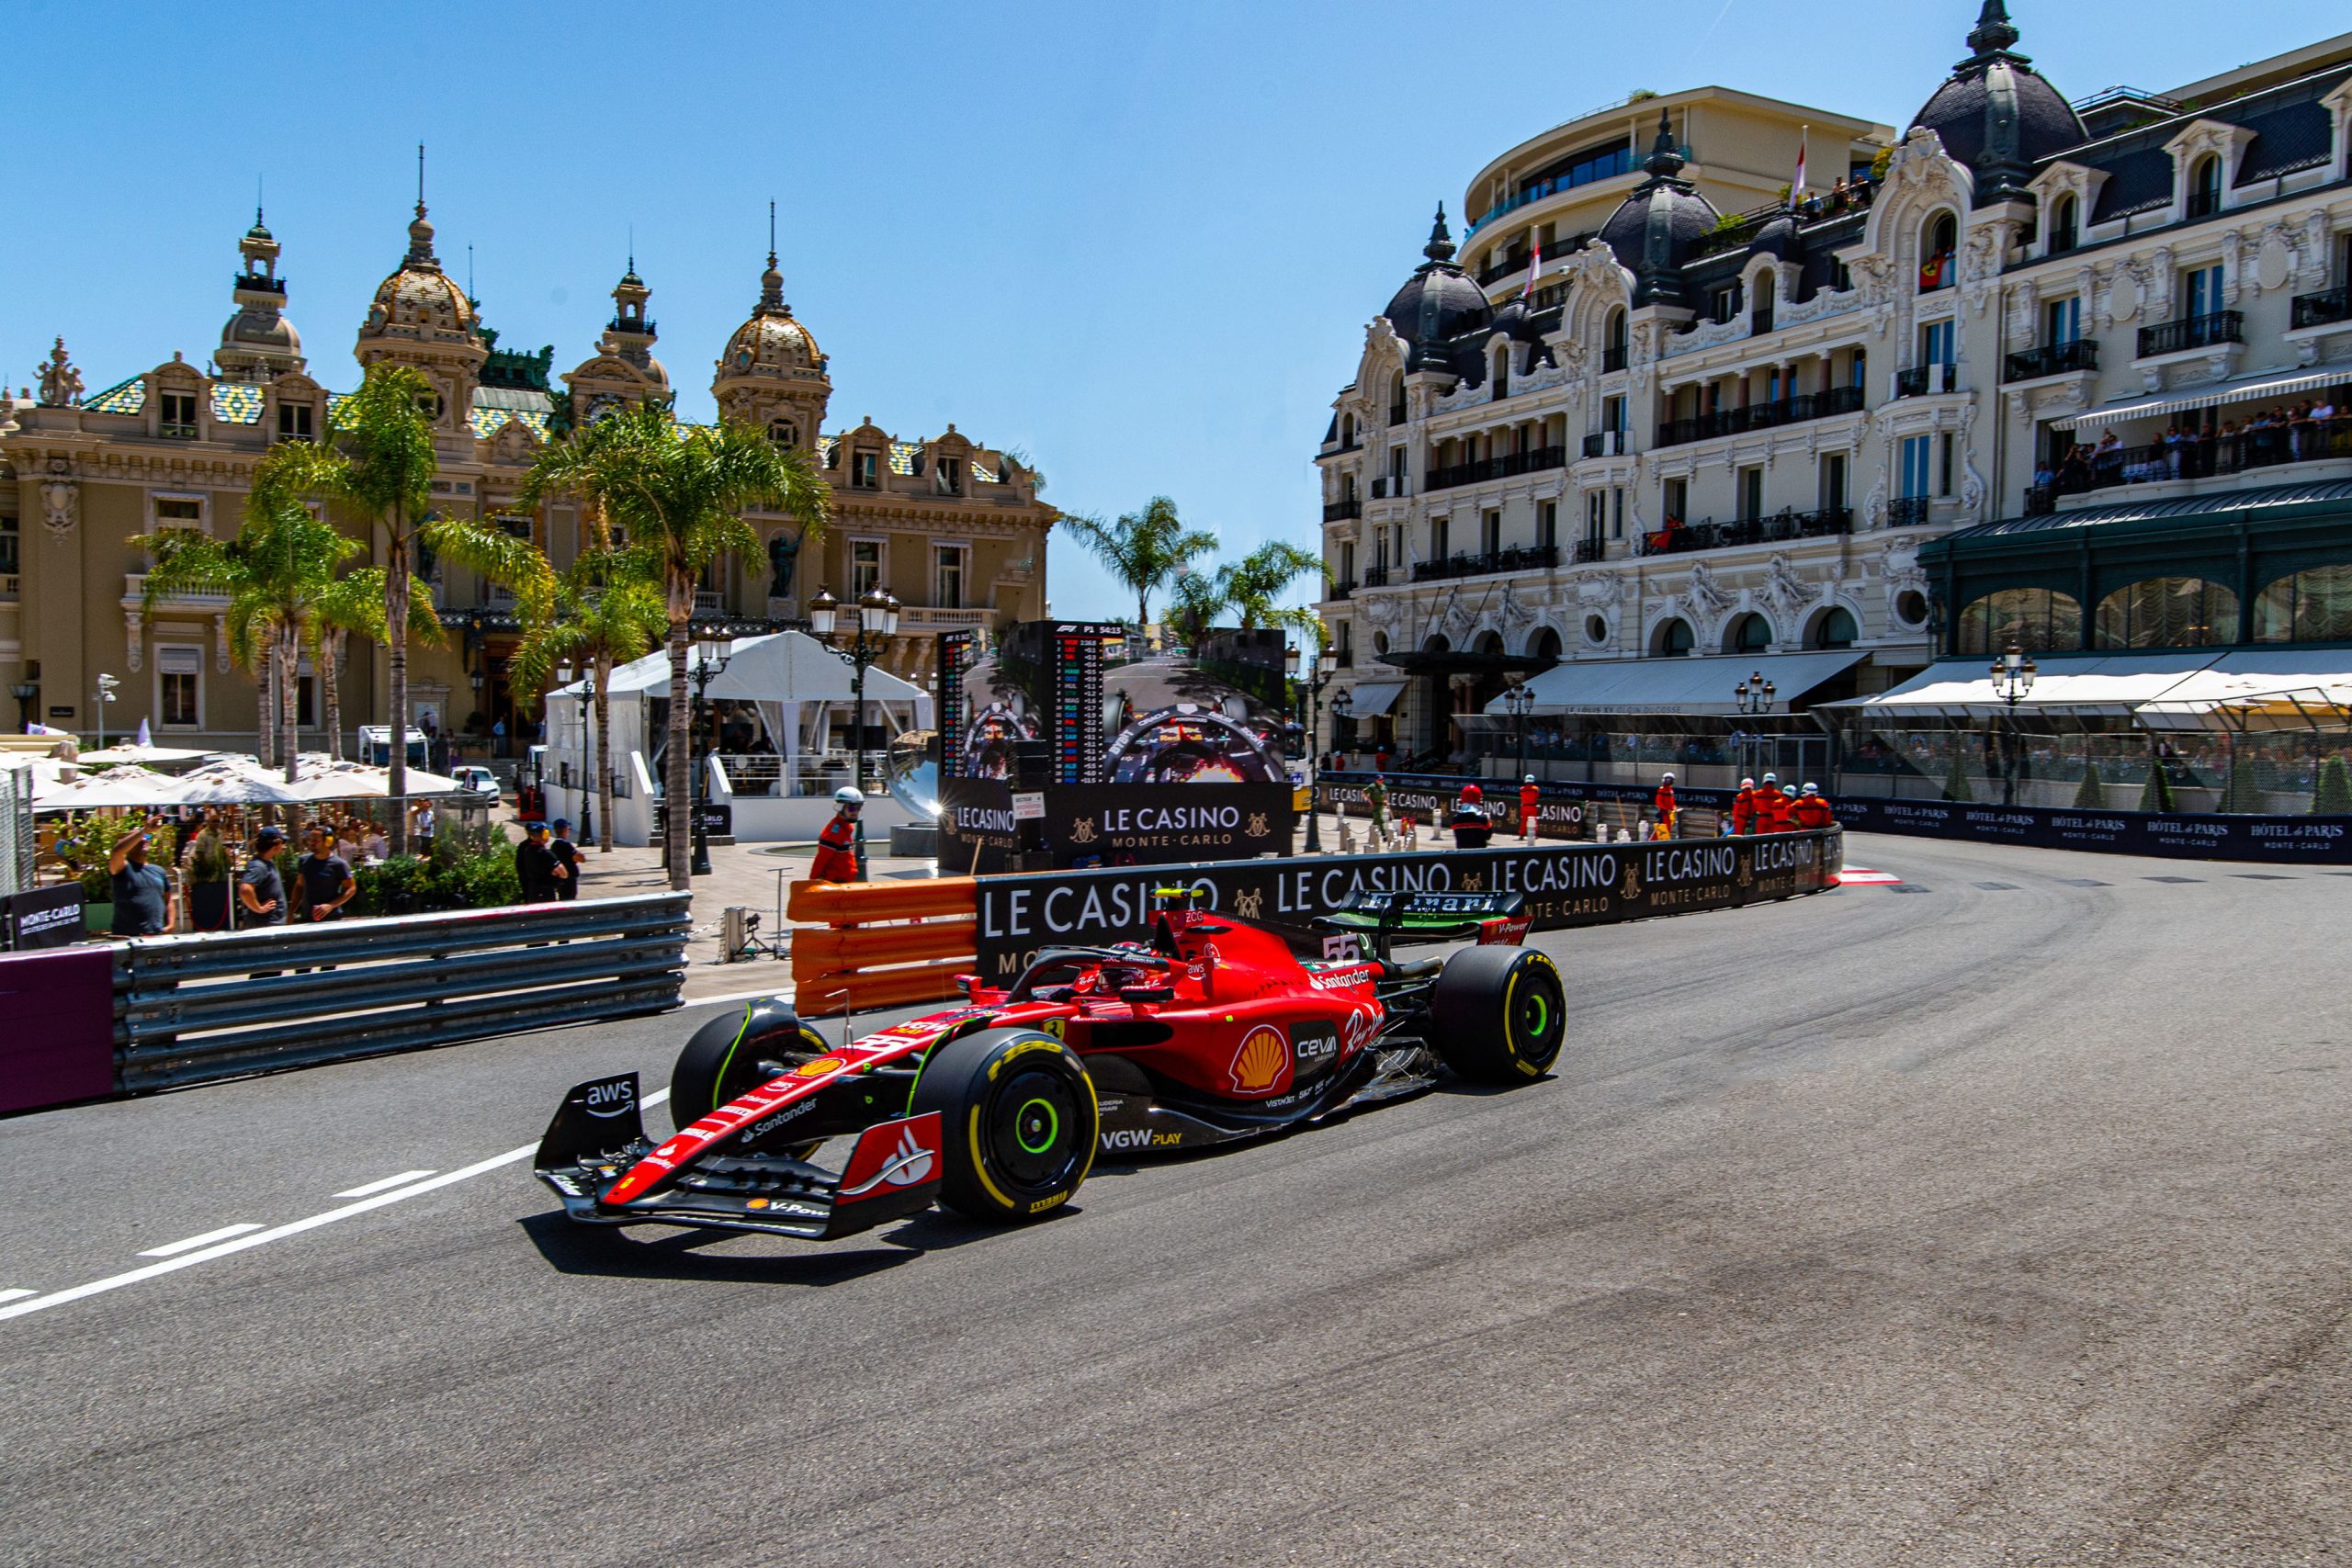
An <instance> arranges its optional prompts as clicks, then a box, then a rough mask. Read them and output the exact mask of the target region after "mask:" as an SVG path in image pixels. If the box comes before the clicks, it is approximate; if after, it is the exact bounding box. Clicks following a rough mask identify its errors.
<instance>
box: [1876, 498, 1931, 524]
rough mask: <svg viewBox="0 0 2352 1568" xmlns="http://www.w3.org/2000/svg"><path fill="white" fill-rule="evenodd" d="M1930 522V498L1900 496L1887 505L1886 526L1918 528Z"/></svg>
mask: <svg viewBox="0 0 2352 1568" xmlns="http://www.w3.org/2000/svg"><path fill="white" fill-rule="evenodd" d="M1927 521H1928V498H1927V497H1926V496H1924V495H1898V496H1896V497H1895V498H1894V500H1893V501H1890V502H1887V503H1886V525H1887V526H1888V527H1890V528H1917V527H1920V526H1922V525H1925V524H1926V523H1927Z"/></svg>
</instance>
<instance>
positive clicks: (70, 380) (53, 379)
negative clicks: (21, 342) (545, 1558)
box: [40, 337, 82, 409]
mask: <svg viewBox="0 0 2352 1568" xmlns="http://www.w3.org/2000/svg"><path fill="white" fill-rule="evenodd" d="M40 401H41V406H42V407H43V408H52V409H65V408H74V407H77V406H79V405H80V403H81V401H82V373H81V372H80V371H79V370H76V369H74V365H73V362H72V361H71V360H69V359H67V358H66V356H65V340H64V339H63V338H62V337H61V338H59V339H58V340H57V346H56V347H54V348H52V349H51V350H50V351H49V358H48V360H47V361H45V362H44V363H43V364H42V365H41V366H40Z"/></svg>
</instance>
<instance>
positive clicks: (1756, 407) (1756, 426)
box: [1657, 387, 1862, 446]
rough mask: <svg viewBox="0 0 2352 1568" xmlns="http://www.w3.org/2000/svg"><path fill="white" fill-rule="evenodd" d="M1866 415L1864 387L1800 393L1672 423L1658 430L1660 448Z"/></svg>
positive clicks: (1661, 426) (1667, 423)
mask: <svg viewBox="0 0 2352 1568" xmlns="http://www.w3.org/2000/svg"><path fill="white" fill-rule="evenodd" d="M1861 411H1862V389H1860V387H1832V388H1831V389H1829V390H1827V391H1826V392H1800V393H1798V394H1797V395H1796V396H1795V397H1792V398H1781V399H1779V400H1775V401H1773V402H1769V403H1750V404H1748V405H1747V407H1746V408H1744V409H1717V410H1715V411H1714V412H1713V413H1702V414H1696V415H1693V416H1692V417H1691V418H1689V419H1670V420H1668V421H1667V422H1666V423H1663V424H1661V425H1659V426H1658V427H1657V444H1658V445H1659V446H1688V445H1689V444H1690V443H1691V442H1693V441H1712V440H1713V439H1715V438H1716V437H1717V436H1721V435H1745V434H1747V433H1748V432H1749V431H1751V430H1770V429H1773V428H1775V427H1777V426H1780V425H1783V424H1802V423H1804V422H1805V421H1807V420H1814V419H1830V418H1833V417H1835V416H1837V415H1838V414H1849V413H1860V412H1861Z"/></svg>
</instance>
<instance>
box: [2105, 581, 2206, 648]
mask: <svg viewBox="0 0 2352 1568" xmlns="http://www.w3.org/2000/svg"><path fill="white" fill-rule="evenodd" d="M2237 639H2238V596H2237V594H2236V593H2234V592H2232V591H2231V590H2230V588H2229V587H2228V586H2227V585H2226V584H2224V583H2219V582H2211V581H2207V580H2205V579H2204V578H2201V577H2152V578H2149V579H2148V580H2147V581H2144V582H2133V583H2128V584H2126V585H2125V586H2123V587H2121V588H2119V589H2117V590H2116V591H2115V592H2112V593H2109V595H2108V596H2107V597H2106V598H2104V599H2102V600H2100V601H2099V602H2098V616H2097V619H2096V621H2095V623H2094V625H2093V627H2092V646H2094V647H2097V648H2211V647H2213V646H2215V645H2216V644H2226V643H2233V642H2235V641H2237Z"/></svg>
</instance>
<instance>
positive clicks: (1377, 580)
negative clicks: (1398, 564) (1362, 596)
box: [1357, 566, 1388, 588]
mask: <svg viewBox="0 0 2352 1568" xmlns="http://www.w3.org/2000/svg"><path fill="white" fill-rule="evenodd" d="M1357 586H1358V587H1360V588H1385V587H1387V586H1388V569H1387V568H1386V567H1385V566H1368V567H1366V568H1364V571H1363V581H1362V582H1360V583H1358V584H1357Z"/></svg>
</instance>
